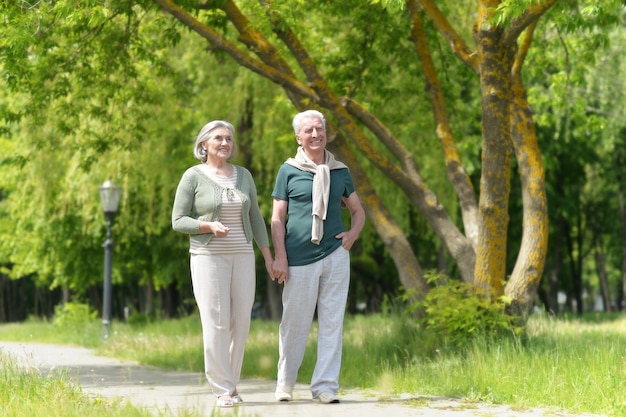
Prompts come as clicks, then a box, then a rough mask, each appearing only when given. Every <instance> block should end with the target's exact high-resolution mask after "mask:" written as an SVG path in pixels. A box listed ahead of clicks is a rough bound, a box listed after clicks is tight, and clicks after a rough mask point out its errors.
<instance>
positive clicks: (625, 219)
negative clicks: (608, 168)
mask: <svg viewBox="0 0 626 417" xmlns="http://www.w3.org/2000/svg"><path fill="white" fill-rule="evenodd" d="M617 198H618V200H619V214H620V218H621V219H622V301H621V302H620V308H621V309H622V311H624V310H625V308H624V307H626V303H625V302H624V300H626V207H625V205H624V193H623V191H622V186H621V184H620V190H619V192H618V193H617Z"/></svg>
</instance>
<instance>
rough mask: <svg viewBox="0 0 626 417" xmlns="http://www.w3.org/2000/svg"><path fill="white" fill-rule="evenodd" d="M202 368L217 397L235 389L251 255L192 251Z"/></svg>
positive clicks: (251, 281)
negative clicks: (205, 253)
mask: <svg viewBox="0 0 626 417" xmlns="http://www.w3.org/2000/svg"><path fill="white" fill-rule="evenodd" d="M190 266H191V281H192V285H193V293H194V297H195V299H196V303H197V305H198V310H199V312H200V321H201V322H202V340H203V343H204V370H205V373H206V377H207V380H208V381H209V385H210V386H211V389H212V390H213V393H214V394H215V395H216V396H218V397H219V396H222V395H230V394H232V393H233V392H234V391H235V390H236V389H237V383H238V382H239V378H240V376H241V367H242V365H243V355H244V351H245V346H246V341H247V339H248V333H249V332H250V319H251V313H252V305H253V303H254V295H255V289H256V276H255V264H254V254H245V253H244V254H242V253H239V254H217V255H216V254H213V255H194V254H191V258H190Z"/></svg>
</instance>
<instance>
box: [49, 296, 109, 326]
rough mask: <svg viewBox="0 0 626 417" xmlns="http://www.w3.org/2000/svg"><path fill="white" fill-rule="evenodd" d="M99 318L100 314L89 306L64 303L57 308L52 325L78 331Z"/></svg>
mask: <svg viewBox="0 0 626 417" xmlns="http://www.w3.org/2000/svg"><path fill="white" fill-rule="evenodd" d="M97 317H98V312H97V311H95V310H92V309H91V306H89V305H88V304H81V303H72V302H69V303H64V304H61V305H59V306H57V307H56V308H55V313H54V319H53V320H52V324H53V325H55V326H60V327H63V328H69V329H76V328H79V327H83V326H85V325H88V324H89V323H91V322H92V321H93V320H95V319H96V318H97Z"/></svg>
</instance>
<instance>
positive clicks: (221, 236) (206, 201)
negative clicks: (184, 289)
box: [172, 120, 272, 407]
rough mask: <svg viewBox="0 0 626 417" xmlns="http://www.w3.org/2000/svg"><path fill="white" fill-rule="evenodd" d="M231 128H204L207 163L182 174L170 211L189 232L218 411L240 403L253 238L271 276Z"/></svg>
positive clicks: (199, 146)
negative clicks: (235, 157) (234, 160)
mask: <svg viewBox="0 0 626 417" xmlns="http://www.w3.org/2000/svg"><path fill="white" fill-rule="evenodd" d="M234 154H235V138H234V128H233V126H232V125H231V124H230V123H228V122H225V121H221V120H215V121H212V122H210V123H207V124H206V125H205V126H204V127H203V128H202V130H201V131H200V133H199V134H198V136H197V137H196V141H195V145H194V156H195V157H196V158H197V159H199V160H200V161H202V163H201V164H198V165H195V166H192V167H191V168H189V169H187V170H186V171H185V173H184V174H183V176H182V178H181V180H180V182H179V184H178V188H177V189H176V196H175V198H174V206H173V209H172V227H173V229H174V230H176V231H178V232H182V233H185V234H187V235H189V242H190V245H189V253H190V266H191V281H192V285H193V293H194V297H195V299H196V303H197V305H198V310H199V312H200V319H201V322H202V337H203V342H204V366H205V373H206V378H207V380H208V382H209V384H210V386H211V389H212V391H213V393H214V395H215V396H216V397H217V405H218V406H220V407H232V406H233V404H236V403H240V402H242V401H243V400H242V399H241V396H240V395H239V393H238V392H237V383H238V382H239V378H240V374H241V367H242V364H243V356H244V350H245V344H246V340H247V338H248V333H249V330H250V318H251V311H252V305H253V303H254V296H255V288H256V276H255V259H254V250H253V246H252V240H253V239H254V240H255V241H256V243H257V245H258V247H259V248H260V249H261V252H262V253H263V257H264V259H265V266H266V268H267V271H268V273H271V267H272V256H271V253H270V249H269V239H268V235H267V228H266V225H265V222H264V220H263V217H262V216H261V211H260V210H259V204H258V201H257V192H256V186H255V183H254V180H253V178H252V175H251V174H250V172H249V171H248V170H247V169H245V168H243V167H241V166H237V165H234V164H232V163H230V162H229V161H230V159H231V158H232V157H233V155H234Z"/></svg>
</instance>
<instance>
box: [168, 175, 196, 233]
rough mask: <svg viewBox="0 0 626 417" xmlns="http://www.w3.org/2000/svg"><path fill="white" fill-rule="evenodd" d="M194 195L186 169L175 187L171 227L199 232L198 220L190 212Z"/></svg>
mask: <svg viewBox="0 0 626 417" xmlns="http://www.w3.org/2000/svg"><path fill="white" fill-rule="evenodd" d="M194 195H195V186H194V185H193V183H192V181H191V175H190V171H186V172H185V173H184V174H183V176H182V178H181V179H180V182H179V183H178V187H177V188H176V195H175V197H174V205H173V207H172V228H173V229H174V230H175V231H177V232H181V233H187V234H190V235H192V234H199V233H200V220H198V219H196V218H194V217H193V213H192V211H193V203H194V200H193V199H194Z"/></svg>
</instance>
